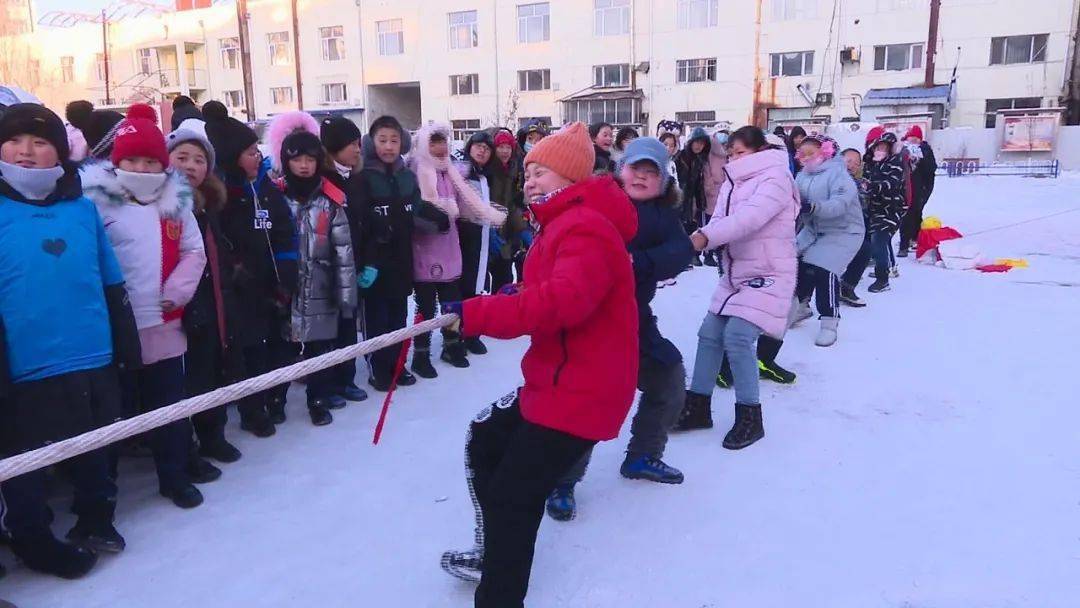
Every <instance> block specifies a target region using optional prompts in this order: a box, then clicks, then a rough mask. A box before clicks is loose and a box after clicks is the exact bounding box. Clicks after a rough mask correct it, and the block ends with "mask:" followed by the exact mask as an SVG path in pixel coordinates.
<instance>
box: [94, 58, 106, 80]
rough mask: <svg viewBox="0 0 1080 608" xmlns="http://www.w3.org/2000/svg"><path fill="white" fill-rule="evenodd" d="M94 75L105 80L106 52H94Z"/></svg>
mask: <svg viewBox="0 0 1080 608" xmlns="http://www.w3.org/2000/svg"><path fill="white" fill-rule="evenodd" d="M94 75H95V76H97V79H98V80H105V54H104V53H94Z"/></svg>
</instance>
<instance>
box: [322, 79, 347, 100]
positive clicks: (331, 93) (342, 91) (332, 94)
mask: <svg viewBox="0 0 1080 608" xmlns="http://www.w3.org/2000/svg"><path fill="white" fill-rule="evenodd" d="M321 89H322V102H323V103H345V100H347V99H348V98H349V89H348V87H347V86H345V83H344V82H330V83H324V84H323V85H322V86H321Z"/></svg>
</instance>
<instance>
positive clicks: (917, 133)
mask: <svg viewBox="0 0 1080 608" xmlns="http://www.w3.org/2000/svg"><path fill="white" fill-rule="evenodd" d="M909 137H918V138H919V139H925V138H924V137H923V133H922V127H920V126H919V125H911V128H910V129H908V130H907V133H904V139H908V138H909Z"/></svg>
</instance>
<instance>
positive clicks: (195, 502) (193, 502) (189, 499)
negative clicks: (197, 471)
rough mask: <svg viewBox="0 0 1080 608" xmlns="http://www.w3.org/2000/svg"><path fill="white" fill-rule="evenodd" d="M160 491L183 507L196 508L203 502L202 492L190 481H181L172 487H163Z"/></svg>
mask: <svg viewBox="0 0 1080 608" xmlns="http://www.w3.org/2000/svg"><path fill="white" fill-rule="evenodd" d="M158 493H159V494H161V495H162V496H164V497H165V498H168V499H169V500H171V501H172V502H173V504H174V505H176V506H178V507H180V508H181V509H194V508H195V507H197V506H199V505H201V504H202V503H203V495H202V492H200V491H199V488H196V487H195V486H193V485H191V484H190V483H186V482H185V483H179V484H176V485H175V486H173V487H171V488H167V487H164V486H163V487H161V488H159V489H158Z"/></svg>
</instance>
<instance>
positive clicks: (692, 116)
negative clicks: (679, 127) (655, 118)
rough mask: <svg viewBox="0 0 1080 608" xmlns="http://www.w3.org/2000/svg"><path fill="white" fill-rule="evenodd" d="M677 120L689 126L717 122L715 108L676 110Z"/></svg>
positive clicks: (701, 125)
mask: <svg viewBox="0 0 1080 608" xmlns="http://www.w3.org/2000/svg"><path fill="white" fill-rule="evenodd" d="M675 120H676V121H678V122H681V123H683V124H684V125H686V126H688V127H707V126H712V125H715V124H716V111H715V110H698V111H695V112H676V113H675Z"/></svg>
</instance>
